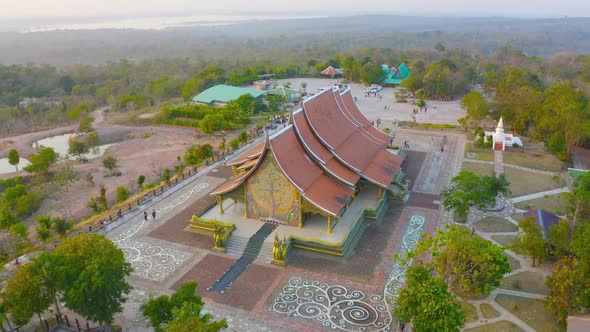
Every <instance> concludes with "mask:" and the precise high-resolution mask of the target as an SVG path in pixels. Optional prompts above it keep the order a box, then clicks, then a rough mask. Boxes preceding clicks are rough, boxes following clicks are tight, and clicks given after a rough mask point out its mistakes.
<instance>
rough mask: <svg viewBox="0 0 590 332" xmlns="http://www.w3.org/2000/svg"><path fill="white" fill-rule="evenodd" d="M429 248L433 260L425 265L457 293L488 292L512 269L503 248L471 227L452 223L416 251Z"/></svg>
mask: <svg viewBox="0 0 590 332" xmlns="http://www.w3.org/2000/svg"><path fill="white" fill-rule="evenodd" d="M425 252H429V253H430V254H431V255H432V260H431V262H430V263H429V264H426V265H425V266H426V268H428V269H432V270H434V271H435V272H436V274H437V275H438V276H439V277H440V278H442V279H443V280H444V281H446V282H447V283H448V284H449V287H450V288H451V290H453V292H456V293H459V294H461V293H467V294H469V295H472V296H476V297H479V296H483V295H487V294H489V293H490V292H491V291H492V290H494V288H496V287H498V286H499V285H500V283H501V282H502V278H503V276H504V274H506V273H508V272H510V264H508V259H507V258H506V256H505V255H504V249H503V248H502V247H500V246H497V245H495V244H493V243H491V242H490V241H487V240H484V239H482V238H480V237H479V236H473V235H471V232H470V231H469V230H468V229H465V228H463V227H460V226H452V227H450V228H449V229H448V230H446V231H444V232H442V231H437V232H436V234H435V235H434V236H428V237H427V238H426V239H424V240H423V241H421V242H420V243H419V244H418V247H417V248H416V251H415V253H414V255H420V254H423V253H425Z"/></svg>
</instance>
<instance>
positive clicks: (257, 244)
mask: <svg viewBox="0 0 590 332" xmlns="http://www.w3.org/2000/svg"><path fill="white" fill-rule="evenodd" d="M277 227H278V226H277V225H273V224H264V225H262V227H260V229H259V230H258V231H257V232H256V233H255V234H254V235H252V237H251V238H250V239H249V240H248V244H246V248H245V249H244V254H243V255H244V256H248V257H250V258H252V259H256V257H258V254H259V253H260V249H262V245H263V244H264V240H265V239H266V238H267V237H268V236H269V235H270V233H272V232H274V230H275V229H276V228H277ZM270 252H271V255H272V249H271V251H270Z"/></svg>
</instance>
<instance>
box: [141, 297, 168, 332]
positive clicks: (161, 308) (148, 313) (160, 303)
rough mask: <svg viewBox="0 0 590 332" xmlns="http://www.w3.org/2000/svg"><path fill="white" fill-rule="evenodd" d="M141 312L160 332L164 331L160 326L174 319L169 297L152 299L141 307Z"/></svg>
mask: <svg viewBox="0 0 590 332" xmlns="http://www.w3.org/2000/svg"><path fill="white" fill-rule="evenodd" d="M140 310H141V312H142V314H143V315H144V316H145V317H147V319H148V320H149V321H150V325H151V326H152V327H154V328H155V329H156V331H158V332H159V331H162V330H163V329H162V328H161V327H160V325H161V324H163V323H166V322H168V321H170V319H171V318H172V303H171V302H170V298H169V297H168V295H162V296H160V297H157V298H154V299H150V300H149V301H148V302H146V303H144V304H143V305H142V306H141V307H140Z"/></svg>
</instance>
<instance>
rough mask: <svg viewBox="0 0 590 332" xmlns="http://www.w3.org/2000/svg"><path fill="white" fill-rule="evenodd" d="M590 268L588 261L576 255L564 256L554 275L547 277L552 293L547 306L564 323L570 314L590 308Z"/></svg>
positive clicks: (558, 263) (546, 302) (546, 303)
mask: <svg viewBox="0 0 590 332" xmlns="http://www.w3.org/2000/svg"><path fill="white" fill-rule="evenodd" d="M589 275H590V269H589V264H588V261H586V262H584V261H583V260H581V259H579V258H576V257H563V258H561V259H560V260H559V261H558V262H557V265H556V267H555V270H554V272H553V275H551V276H548V277H547V286H548V287H549V289H550V294H549V296H547V298H546V299H545V307H546V308H547V309H548V310H551V311H553V312H554V313H555V314H556V315H557V317H558V319H559V322H560V323H561V324H563V325H565V324H566V322H567V317H568V316H569V315H572V314H575V313H577V312H579V311H580V310H581V309H582V308H590V277H589Z"/></svg>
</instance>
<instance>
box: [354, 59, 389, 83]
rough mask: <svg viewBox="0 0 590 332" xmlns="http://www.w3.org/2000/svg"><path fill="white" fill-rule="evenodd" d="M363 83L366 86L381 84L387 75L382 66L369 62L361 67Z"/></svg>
mask: <svg viewBox="0 0 590 332" xmlns="http://www.w3.org/2000/svg"><path fill="white" fill-rule="evenodd" d="M360 76H361V82H363V83H365V84H373V83H381V82H383V78H384V77H385V74H384V73H383V71H382V70H381V66H380V65H379V64H377V63H375V62H369V63H366V64H364V65H363V66H362V67H361V74H360Z"/></svg>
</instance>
